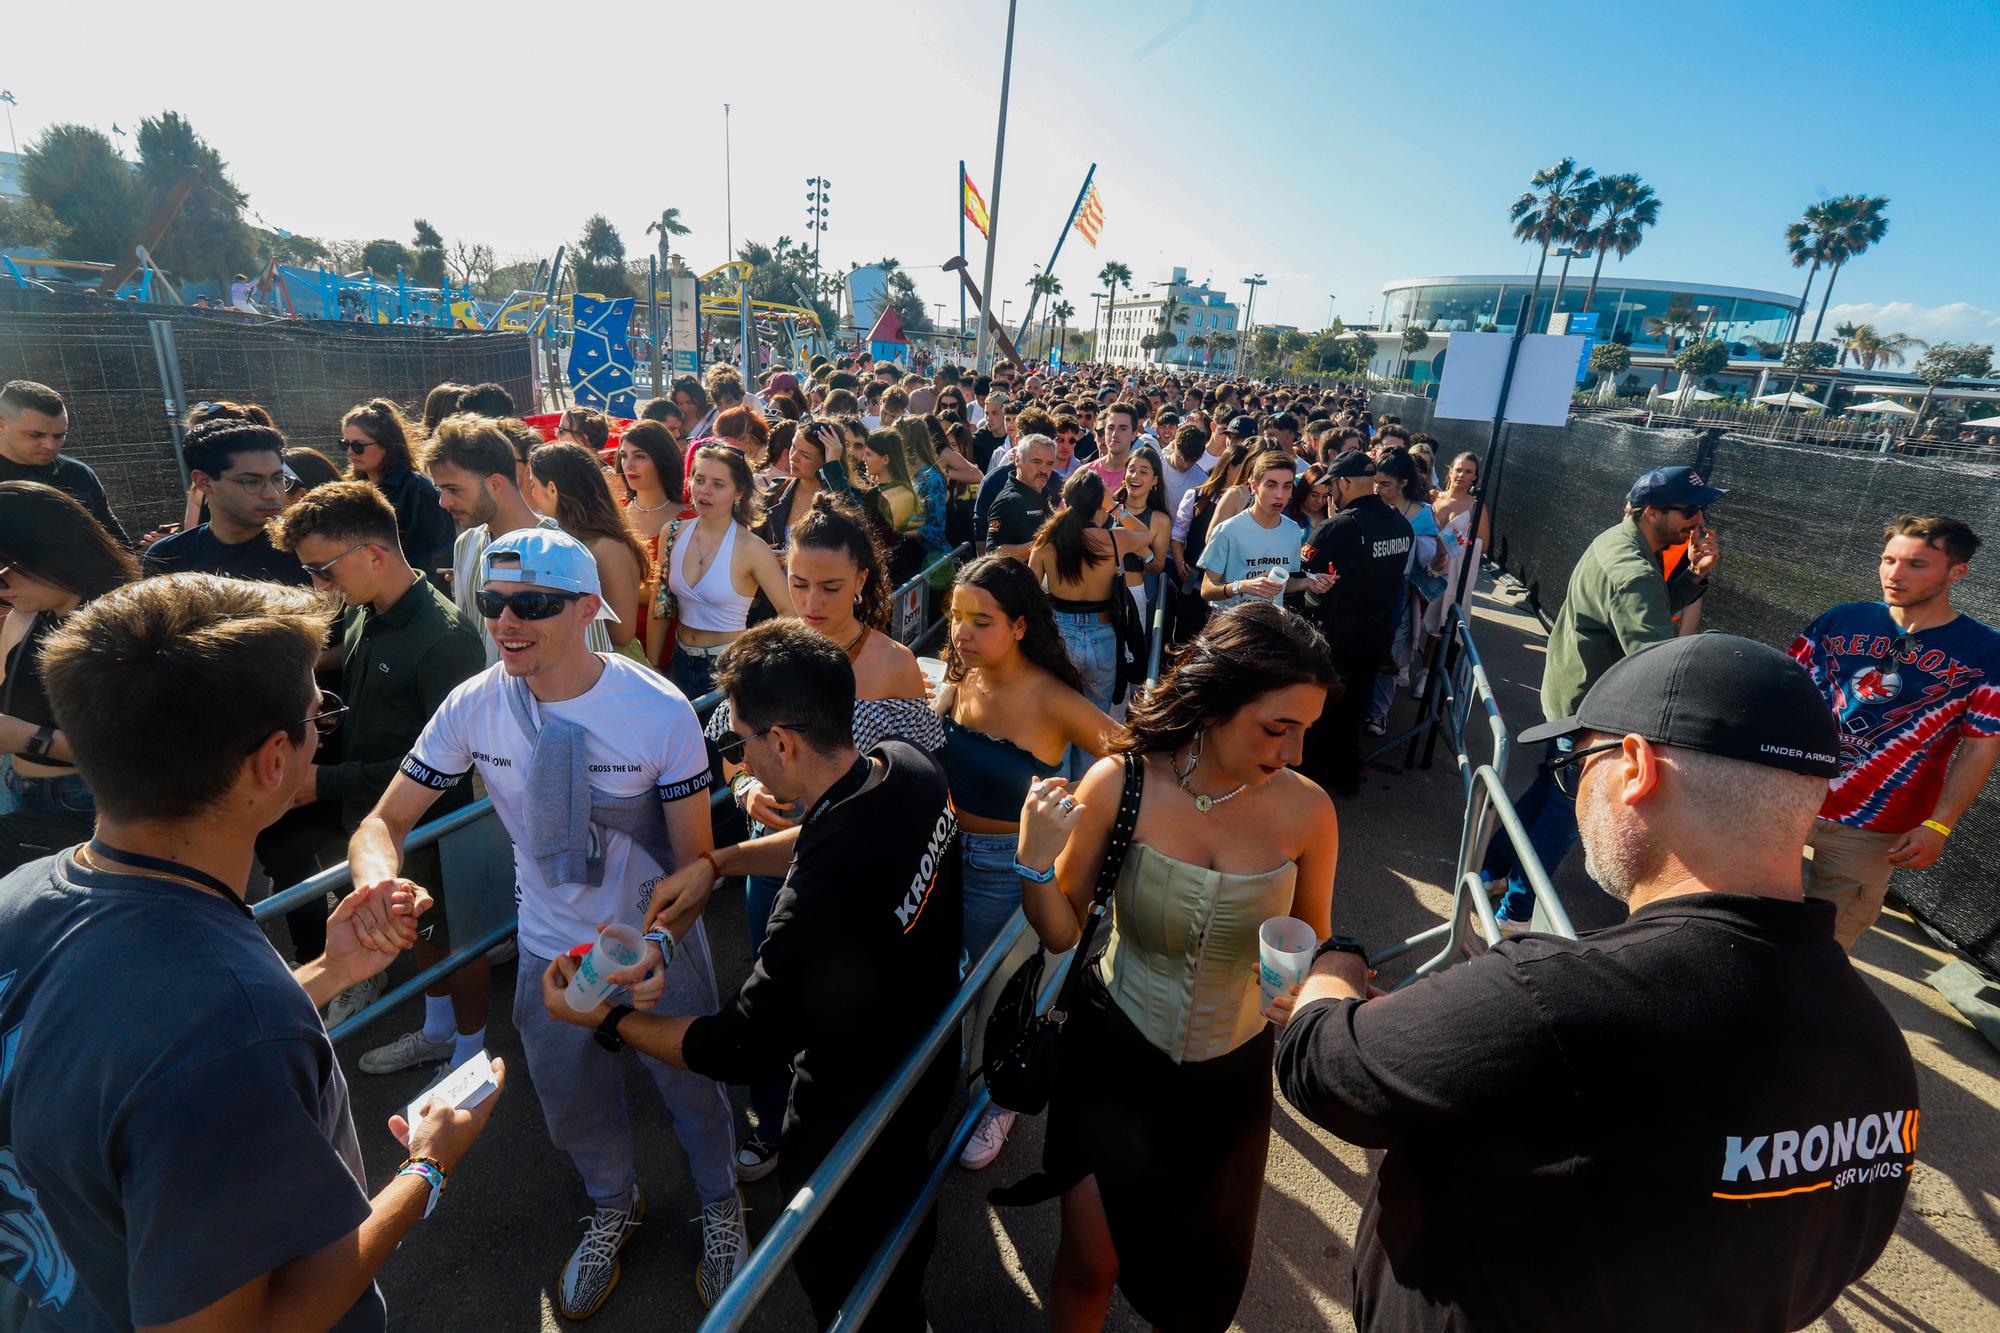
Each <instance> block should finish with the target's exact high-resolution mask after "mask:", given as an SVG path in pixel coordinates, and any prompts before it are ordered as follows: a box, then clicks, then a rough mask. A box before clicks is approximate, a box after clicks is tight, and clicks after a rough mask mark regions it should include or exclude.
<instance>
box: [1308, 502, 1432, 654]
mask: <svg viewBox="0 0 2000 1333" xmlns="http://www.w3.org/2000/svg"><path fill="white" fill-rule="evenodd" d="M1414 540H1415V534H1414V533H1413V532H1412V530H1411V528H1410V520H1408V519H1407V518H1404V517H1403V516H1402V515H1401V514H1399V513H1397V512H1396V511H1395V510H1394V509H1392V508H1390V507H1389V506H1388V505H1387V504H1385V503H1383V502H1382V500H1381V499H1380V498H1379V497H1377V496H1373V495H1364V496H1361V497H1360V498H1359V499H1357V500H1355V501H1354V503H1352V504H1350V505H1347V506H1345V507H1344V508H1341V509H1337V510H1335V511H1334V512H1333V513H1332V514H1331V515H1330V516H1329V517H1328V518H1327V520H1326V521H1325V522H1323V523H1321V524H1320V525H1319V526H1318V527H1317V528H1314V529H1313V531H1312V533H1311V535H1310V536H1308V537H1307V538H1306V546H1305V552H1304V557H1305V564H1304V571H1303V572H1305V573H1307V574H1325V573H1328V572H1329V571H1330V572H1332V573H1334V574H1336V575H1338V576H1339V577H1338V578H1337V579H1336V580H1335V582H1334V585H1333V586H1332V587H1331V588H1329V589H1327V590H1326V591H1325V592H1324V593H1307V594H1306V595H1305V605H1306V613H1307V615H1309V616H1311V617H1312V618H1313V620H1315V621H1316V622H1317V623H1318V624H1319V627H1320V629H1321V630H1322V631H1323V632H1324V633H1325V634H1326V636H1327V642H1328V644H1330V645H1331V646H1332V648H1333V652H1334V656H1335V657H1336V658H1339V659H1341V660H1343V661H1356V660H1365V659H1369V658H1379V657H1381V656H1382V655H1383V654H1385V653H1387V652H1388V650H1389V641H1390V640H1391V639H1393V638H1394V637H1395V635H1396V607H1397V606H1398V605H1399V604H1400V603H1401V601H1402V598H1403V571H1404V569H1405V568H1407V567H1408V565H1409V563H1410V545H1411V543H1412V542H1413V541H1414ZM1371 665H1373V663H1371Z"/></svg>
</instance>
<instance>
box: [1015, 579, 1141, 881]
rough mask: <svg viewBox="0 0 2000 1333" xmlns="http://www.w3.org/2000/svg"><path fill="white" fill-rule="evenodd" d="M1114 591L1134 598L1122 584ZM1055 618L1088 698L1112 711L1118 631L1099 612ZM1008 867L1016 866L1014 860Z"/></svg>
mask: <svg viewBox="0 0 2000 1333" xmlns="http://www.w3.org/2000/svg"><path fill="white" fill-rule="evenodd" d="M1112 591H1113V592H1114V593H1118V594H1121V595H1124V596H1130V594H1129V593H1127V592H1126V590H1125V587H1124V585H1123V584H1122V583H1121V584H1120V585H1118V586H1117V587H1115V588H1113V589H1112ZM1055 617H1056V628H1057V629H1058V630H1060V631H1061V632H1062V637H1063V645H1064V646H1065V647H1066V648H1068V649H1069V660H1070V661H1072V662H1074V663H1076V669H1077V670H1078V671H1079V672H1081V673H1082V675H1083V693H1084V697H1086V698H1088V699H1089V700H1090V701H1091V702H1092V703H1094V704H1096V705H1097V706H1098V707H1099V708H1101V709H1103V710H1105V711H1106V712H1109V711H1110V709H1111V691H1112V689H1113V688H1114V687H1116V685H1117V684H1118V662H1117V658H1116V656H1115V655H1114V654H1115V652H1116V650H1117V647H1118V633H1117V631H1116V630H1114V629H1112V628H1111V626H1109V625H1107V624H1105V623H1104V620H1103V618H1102V615H1101V613H1099V612H1096V611H1058V612H1056V613H1055ZM1008 864H1009V865H1011V864H1013V861H1012V858H1011V857H1010V858H1009V860H1008Z"/></svg>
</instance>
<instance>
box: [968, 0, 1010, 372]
mask: <svg viewBox="0 0 2000 1333" xmlns="http://www.w3.org/2000/svg"><path fill="white" fill-rule="evenodd" d="M1018 5H1019V0H1007V51H1006V55H1005V56H1004V57H1003V58H1002V60H1001V64H1000V124H999V127H998V128H997V129H996V130H995V131H994V133H993V202H992V203H991V204H989V205H987V207H986V281H984V282H983V283H981V284H980V285H979V345H978V350H977V352H976V353H975V354H974V357H973V367H974V369H975V370H976V371H979V372H984V371H986V370H987V369H989V368H990V367H989V365H988V362H987V359H986V358H987V354H988V351H989V349H990V347H991V343H990V341H989V339H990V338H991V336H992V335H991V333H990V332H989V330H990V328H991V326H992V323H993V260H994V257H995V252H996V251H997V250H998V249H999V245H1000V168H1001V167H1002V166H1003V165H1004V164H1005V163H1006V160H1007V90H1008V86H1009V85H1010V84H1011V83H1012V82H1013V79H1014V11H1015V9H1016V8H1017V7H1018Z"/></svg>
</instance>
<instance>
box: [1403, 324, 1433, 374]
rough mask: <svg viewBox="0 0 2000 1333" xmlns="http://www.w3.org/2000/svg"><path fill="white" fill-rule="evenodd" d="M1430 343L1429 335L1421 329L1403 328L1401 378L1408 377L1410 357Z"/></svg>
mask: <svg viewBox="0 0 2000 1333" xmlns="http://www.w3.org/2000/svg"><path fill="white" fill-rule="evenodd" d="M1430 345H1431V335H1430V334H1428V333H1426V332H1425V331H1424V330H1422V329H1404V330H1403V376H1402V377H1403V378H1406V379H1407V378H1408V376H1409V369H1410V358H1411V357H1412V356H1415V355H1416V354H1417V353H1418V352H1421V351H1423V350H1424V349H1425V348H1426V347H1429V346H1430Z"/></svg>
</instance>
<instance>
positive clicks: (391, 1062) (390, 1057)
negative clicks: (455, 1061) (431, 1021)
mask: <svg viewBox="0 0 2000 1333" xmlns="http://www.w3.org/2000/svg"><path fill="white" fill-rule="evenodd" d="M455 1046H456V1043H454V1042H451V1041H425V1040H424V1034H423V1033H421V1032H405V1033H404V1034H403V1035H402V1036H400V1037H398V1038H396V1039H395V1040H394V1041H392V1042H390V1043H389V1044H388V1045H387V1046H377V1047H376V1048H375V1049H374V1050H372V1051H370V1052H368V1053H367V1054H366V1055H364V1056H362V1057H361V1072H362V1073H364V1074H400V1073H402V1072H403V1071H404V1070H405V1069H414V1068H416V1067H417V1066H418V1065H427V1064H431V1063H433V1062H435V1061H439V1060H443V1061H446V1062H447V1063H448V1062H449V1061H450V1060H451V1053H452V1050H453V1049H454V1047H455Z"/></svg>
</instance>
